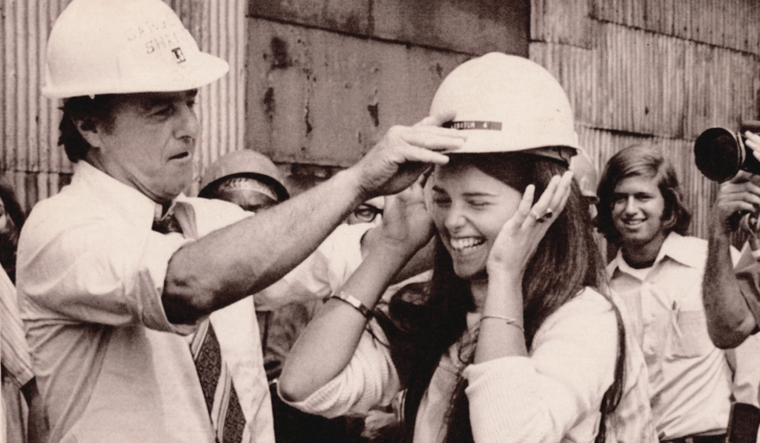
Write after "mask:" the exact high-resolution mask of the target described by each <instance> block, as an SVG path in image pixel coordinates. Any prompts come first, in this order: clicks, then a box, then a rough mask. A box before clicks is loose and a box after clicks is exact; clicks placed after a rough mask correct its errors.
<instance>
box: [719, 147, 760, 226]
mask: <svg viewBox="0 0 760 443" xmlns="http://www.w3.org/2000/svg"><path fill="white" fill-rule="evenodd" d="M755 137H757V136H755ZM748 144H749V143H748ZM758 208H760V176H757V175H754V174H750V173H749V172H746V171H739V173H738V174H736V176H735V177H734V178H732V179H731V180H729V181H727V182H725V183H722V184H721V185H720V189H719V191H718V197H717V199H716V200H715V204H714V205H713V211H712V212H713V215H712V223H713V230H714V232H715V233H716V234H723V235H726V236H728V235H730V234H731V232H733V231H735V230H736V229H737V227H738V223H736V221H734V219H732V216H733V215H734V214H737V213H740V212H755V211H756V210H757V209H758ZM737 221H738V220H737Z"/></svg>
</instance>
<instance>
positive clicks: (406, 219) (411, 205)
mask: <svg viewBox="0 0 760 443" xmlns="http://www.w3.org/2000/svg"><path fill="white" fill-rule="evenodd" d="M421 180H422V178H420V179H418V180H417V181H416V182H414V183H413V184H412V185H411V186H410V187H408V188H407V189H405V190H404V191H402V192H401V193H399V194H396V195H392V196H388V197H386V198H385V209H383V222H382V225H381V226H380V235H379V237H380V239H381V242H382V243H383V244H384V245H385V246H390V247H392V248H394V249H396V250H398V251H399V252H400V253H403V254H412V253H414V252H416V251H417V250H418V249H420V248H421V247H423V246H425V245H426V244H427V243H428V242H429V241H430V239H431V238H432V236H433V232H434V229H435V228H434V225H433V221H432V219H431V218H430V215H429V214H428V212H427V209H426V207H425V199H424V196H423V189H422V184H421Z"/></svg>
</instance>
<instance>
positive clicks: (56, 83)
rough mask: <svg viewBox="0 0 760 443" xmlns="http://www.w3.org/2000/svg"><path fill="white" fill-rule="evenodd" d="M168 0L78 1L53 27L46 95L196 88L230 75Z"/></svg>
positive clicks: (222, 61) (65, 11) (47, 68)
mask: <svg viewBox="0 0 760 443" xmlns="http://www.w3.org/2000/svg"><path fill="white" fill-rule="evenodd" d="M228 70H229V65H228V64H227V62H225V61H224V60H222V59H220V58H218V57H215V56H213V55H210V54H206V53H203V52H201V51H200V50H199V49H198V44H197V43H196V42H195V39H193V37H192V35H190V32H188V30H187V29H185V27H184V25H183V24H182V22H181V21H180V19H179V17H177V14H175V13H174V11H173V10H172V9H171V8H170V7H169V6H168V5H167V4H166V3H164V2H162V1H161V0H74V1H72V2H71V4H69V6H68V7H67V8H66V9H65V10H64V11H63V12H62V13H61V15H60V16H59V17H58V19H57V20H56V22H55V25H54V26H53V29H52V31H51V32H50V38H49V39H48V46H47V63H46V67H45V86H44V87H43V88H42V93H43V94H44V95H46V96H48V97H51V98H63V97H76V96H83V95H89V96H94V95H97V94H126V93H134V92H168V91H184V90H188V89H195V88H198V87H201V86H203V85H205V84H208V83H210V82H212V81H214V80H216V79H218V78H219V77H221V76H223V75H224V74H225V73H227V71H228Z"/></svg>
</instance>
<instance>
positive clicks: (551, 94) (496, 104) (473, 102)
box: [430, 52, 581, 162]
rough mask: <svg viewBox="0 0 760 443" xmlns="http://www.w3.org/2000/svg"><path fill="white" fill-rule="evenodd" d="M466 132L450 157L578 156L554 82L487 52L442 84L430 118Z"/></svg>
mask: <svg viewBox="0 0 760 443" xmlns="http://www.w3.org/2000/svg"><path fill="white" fill-rule="evenodd" d="M449 112H450V113H452V114H453V115H454V116H455V117H454V119H453V121H451V122H449V123H447V124H446V125H445V126H449V127H454V128H457V129H462V130H467V131H468V135H467V141H466V142H465V144H464V146H463V147H462V148H461V149H459V150H457V151H456V153H473V152H482V153H495V152H514V151H527V150H534V151H532V152H531V153H534V154H536V155H543V156H547V157H552V158H556V159H559V160H563V161H565V162H568V161H569V159H570V157H572V156H573V155H575V153H576V152H578V151H580V150H581V147H580V145H578V135H577V134H576V132H575V127H574V119H573V110H572V108H571V107H570V101H569V100H568V98H567V95H566V94H565V91H564V90H563V89H562V86H560V84H559V82H557V80H556V79H555V78H554V77H552V75H551V74H550V73H549V72H548V71H547V70H546V69H544V68H543V67H541V66H540V65H538V64H537V63H535V62H532V61H530V60H528V59H526V58H523V57H518V56H514V55H507V54H503V53H498V52H492V53H489V54H486V55H484V56H482V57H478V58H475V59H472V60H469V61H467V62H465V63H462V64H461V65H459V66H458V67H457V68H455V69H454V70H453V71H451V73H450V74H449V75H448V76H447V77H446V78H445V79H444V80H443V82H442V83H441V85H440V86H439V87H438V91H436V93H435V97H434V98H433V103H432V105H431V106H430V115H433V116H435V115H442V114H445V113H449Z"/></svg>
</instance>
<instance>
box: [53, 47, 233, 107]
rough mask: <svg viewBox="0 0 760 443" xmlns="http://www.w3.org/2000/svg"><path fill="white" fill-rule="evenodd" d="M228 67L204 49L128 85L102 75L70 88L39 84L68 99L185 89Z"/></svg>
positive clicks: (213, 77)
mask: <svg viewBox="0 0 760 443" xmlns="http://www.w3.org/2000/svg"><path fill="white" fill-rule="evenodd" d="M229 70H230V66H229V64H228V63H227V62H226V61H224V60H222V59H221V58H219V57H216V56H214V55H211V54H207V53H204V52H199V53H196V54H195V55H194V57H193V59H192V60H188V61H187V62H186V64H177V65H176V68H175V69H173V70H172V72H171V73H170V74H166V75H164V76H163V78H157V77H156V76H155V75H151V73H150V72H146V73H145V74H146V75H145V77H144V78H143V79H142V81H140V80H139V79H137V80H136V79H132V80H131V81H130V82H129V84H117V83H116V82H114V81H112V79H108V78H104V81H103V83H102V84H100V85H92V84H90V85H75V87H73V88H62V87H56V86H55V85H53V84H51V82H50V81H49V79H50V76H48V77H47V78H48V81H47V82H46V84H45V86H43V87H42V94H43V95H44V96H46V97H48V98H69V97H79V96H94V95H102V94H132V93H141V92H174V91H187V90H190V89H197V88H200V87H202V86H205V85H207V84H209V83H211V82H213V81H215V80H218V79H220V78H221V77H223V76H224V75H225V74H227V72H228V71H229Z"/></svg>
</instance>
